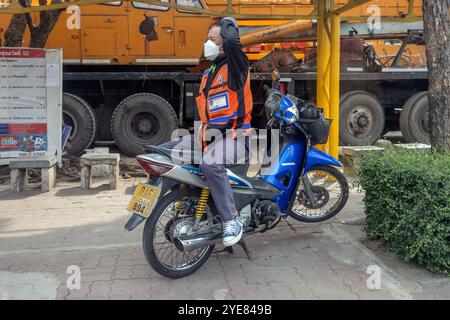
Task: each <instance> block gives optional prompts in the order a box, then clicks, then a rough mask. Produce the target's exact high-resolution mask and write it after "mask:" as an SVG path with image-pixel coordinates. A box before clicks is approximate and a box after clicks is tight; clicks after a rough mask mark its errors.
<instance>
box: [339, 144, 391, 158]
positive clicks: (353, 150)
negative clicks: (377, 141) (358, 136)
mask: <svg viewBox="0 0 450 320" xmlns="http://www.w3.org/2000/svg"><path fill="white" fill-rule="evenodd" d="M383 150H384V148H381V147H376V146H355V147H342V153H343V155H344V156H353V157H354V156H358V155H361V154H364V153H367V152H372V151H377V152H382V151H383Z"/></svg>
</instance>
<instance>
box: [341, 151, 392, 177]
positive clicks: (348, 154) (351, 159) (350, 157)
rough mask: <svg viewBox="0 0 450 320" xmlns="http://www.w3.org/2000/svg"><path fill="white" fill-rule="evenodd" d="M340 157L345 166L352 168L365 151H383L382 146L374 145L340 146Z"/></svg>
mask: <svg viewBox="0 0 450 320" xmlns="http://www.w3.org/2000/svg"><path fill="white" fill-rule="evenodd" d="M341 150H342V157H343V159H344V161H343V162H344V164H345V167H346V168H348V169H350V171H352V170H353V168H355V167H356V166H357V165H358V157H359V156H361V155H363V154H365V153H367V152H383V151H384V148H381V147H376V146H354V147H342V149H341Z"/></svg>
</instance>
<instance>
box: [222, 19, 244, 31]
mask: <svg viewBox="0 0 450 320" xmlns="http://www.w3.org/2000/svg"><path fill="white" fill-rule="evenodd" d="M224 22H229V23H231V24H232V25H233V26H234V27H235V28H236V29H239V26H238V24H237V21H236V19H235V18H232V17H225V18H222V19H221V20H220V23H221V24H223V23H224Z"/></svg>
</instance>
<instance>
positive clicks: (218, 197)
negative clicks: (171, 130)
mask: <svg viewBox="0 0 450 320" xmlns="http://www.w3.org/2000/svg"><path fill="white" fill-rule="evenodd" d="M204 56H205V57H206V58H207V59H208V60H210V61H212V62H213V64H212V66H211V67H210V68H209V69H207V70H206V71H205V72H204V73H203V76H202V80H201V84H200V89H199V95H198V96H197V98H196V102H197V108H198V113H199V115H200V119H201V122H202V126H201V132H200V133H199V134H198V135H197V141H196V142H197V144H198V146H199V148H201V149H203V152H204V153H203V157H202V160H201V162H200V168H201V169H202V172H203V174H204V176H205V178H206V183H207V184H208V187H209V190H210V192H211V194H212V197H213V200H214V203H215V205H216V208H217V211H218V213H219V215H220V216H221V218H222V221H223V230H224V232H223V244H224V246H231V245H234V244H235V243H237V242H239V240H240V239H241V238H242V234H243V220H242V218H241V217H240V216H239V212H238V210H237V209H236V203H235V200H234V197H233V192H232V189H231V186H230V181H229V179H228V176H227V174H226V166H225V164H230V163H240V161H241V160H242V157H245V154H247V152H248V143H249V142H248V137H247V138H244V139H238V137H239V136H240V135H244V136H245V135H247V134H248V133H249V129H250V120H251V113H252V108H253V100H252V93H251V91H250V72H249V62H248V59H247V57H246V55H245V54H244V52H243V51H242V45H241V42H240V38H239V27H238V25H237V23H236V20H235V19H234V18H229V17H227V18H222V19H221V20H220V21H218V22H215V23H213V24H212V25H211V26H210V29H209V32H208V40H207V41H206V43H205V44H204ZM208 129H217V130H219V131H220V132H221V134H222V139H219V141H214V142H213V143H209V142H208V141H207V139H206V132H207V130H208ZM227 131H228V135H227ZM230 131H231V135H230V134H229V133H230ZM194 140H195V138H194V136H193V135H191V137H190V139H183V140H182V141H185V144H186V143H187V144H189V147H190V146H191V143H193V144H194V145H195V144H196V142H193V141H194ZM180 143H183V142H179V141H169V142H167V143H164V144H162V145H161V146H162V147H165V148H171V149H173V148H174V147H175V146H177V148H178V146H179V144H180ZM185 147H186V146H185ZM218 148H221V149H222V150H220V151H219V153H217V154H220V155H222V157H223V159H219V160H222V161H218V159H217V156H216V150H219V149H218ZM236 161H237V162H236Z"/></svg>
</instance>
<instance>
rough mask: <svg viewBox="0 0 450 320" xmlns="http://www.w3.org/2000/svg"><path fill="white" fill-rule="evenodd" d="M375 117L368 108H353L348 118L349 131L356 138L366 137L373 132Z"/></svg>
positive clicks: (362, 106)
mask: <svg viewBox="0 0 450 320" xmlns="http://www.w3.org/2000/svg"><path fill="white" fill-rule="evenodd" d="M372 128H373V116H372V113H371V112H370V109H369V108H368V107H367V106H364V105H359V106H355V107H353V108H352V109H351V110H350V112H349V113H348V116H347V130H348V131H349V132H350V133H351V134H352V135H353V136H355V137H366V136H368V135H369V134H370V133H371V132H372Z"/></svg>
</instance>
